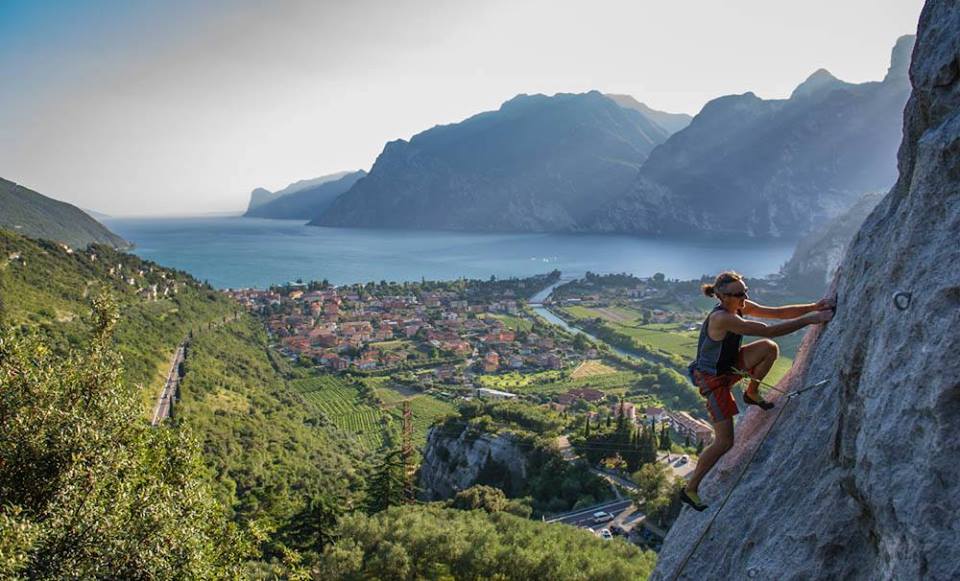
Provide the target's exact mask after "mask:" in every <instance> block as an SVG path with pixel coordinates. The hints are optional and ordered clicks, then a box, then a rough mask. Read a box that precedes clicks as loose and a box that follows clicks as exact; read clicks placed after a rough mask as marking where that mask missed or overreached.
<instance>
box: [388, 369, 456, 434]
mask: <svg viewBox="0 0 960 581" xmlns="http://www.w3.org/2000/svg"><path fill="white" fill-rule="evenodd" d="M377 396H378V397H379V398H380V400H381V401H383V402H384V405H383V413H384V414H385V415H388V416H390V420H391V422H392V424H393V425H394V426H396V427H397V429H399V428H400V426H401V425H402V422H403V405H402V404H403V401H404V400H410V412H411V413H412V415H413V443H414V446H417V447H420V446H423V445H424V444H426V442H427V430H428V429H429V428H430V426H431V425H433V423H434V422H435V421H436V420H437V418H440V417H443V416H446V415H448V414H453V413H456V411H457V406H456V405H455V404H453V403H451V402H447V401H443V400H441V399H437V398H435V397H433V396H432V395H428V394H425V393H420V392H416V391H412V390H407V389H404V388H399V387H396V386H391V385H386V384H385V385H383V386H381V387H379V388H378V389H377Z"/></svg>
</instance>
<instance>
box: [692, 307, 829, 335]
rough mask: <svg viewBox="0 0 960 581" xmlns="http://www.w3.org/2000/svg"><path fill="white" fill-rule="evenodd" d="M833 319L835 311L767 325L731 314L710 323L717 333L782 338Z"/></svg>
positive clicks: (818, 312) (714, 318) (816, 313)
mask: <svg viewBox="0 0 960 581" xmlns="http://www.w3.org/2000/svg"><path fill="white" fill-rule="evenodd" d="M832 318H833V311H813V312H809V313H806V314H804V315H802V316H800V317H796V318H793V319H788V320H786V321H784V322H782V323H776V324H773V325H767V324H766V323H761V322H759V321H747V320H746V319H743V318H741V317H738V316H737V315H734V314H731V313H718V314H716V315H714V317H713V318H712V319H711V321H710V323H711V325H712V329H716V330H717V331H724V332H726V331H732V332H734V333H737V334H739V335H752V336H754V337H780V336H782V335H787V334H789V333H793V332H794V331H796V330H797V329H801V328H803V327H806V326H807V325H814V324H817V323H826V322H827V321H829V320H830V319H832Z"/></svg>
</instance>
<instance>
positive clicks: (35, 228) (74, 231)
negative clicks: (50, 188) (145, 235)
mask: <svg viewBox="0 0 960 581" xmlns="http://www.w3.org/2000/svg"><path fill="white" fill-rule="evenodd" d="M0 228H9V229H11V230H15V231H16V232H18V233H20V234H23V235H25V236H30V237H33V238H44V239H47V240H57V241H60V242H64V243H66V244H67V245H69V246H72V247H74V248H85V247H86V246H87V245H88V244H94V243H97V244H106V245H109V246H113V247H116V248H126V247H128V246H129V243H127V241H126V240H124V239H123V238H120V237H119V236H117V235H116V234H114V233H113V232H111V231H110V230H108V229H107V228H106V226H104V225H103V224H101V223H99V222H97V221H96V220H94V219H93V218H91V217H90V216H89V215H88V214H86V213H85V212H84V211H83V210H81V209H80V208H77V207H76V206H71V205H70V204H67V203H64V202H59V201H57V200H54V199H51V198H48V197H46V196H44V195H42V194H38V193H37V192H34V191H33V190H30V189H27V188H25V187H23V186H20V185H17V184H15V183H14V182H11V181H9V180H5V179H3V178H0Z"/></svg>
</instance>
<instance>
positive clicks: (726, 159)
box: [587, 36, 914, 238]
mask: <svg viewBox="0 0 960 581" xmlns="http://www.w3.org/2000/svg"><path fill="white" fill-rule="evenodd" d="M913 43H914V37H912V36H905V37H902V38H900V39H899V40H898V41H897V43H896V46H895V47H894V49H893V55H892V58H891V65H890V69H889V71H888V73H887V75H886V77H885V78H884V79H883V80H882V81H880V82H870V83H863V84H850V83H845V82H843V81H840V80H838V79H836V78H835V77H833V75H831V74H830V73H828V72H827V71H825V70H819V71H817V72H815V73H813V75H811V76H810V77H809V78H808V79H807V80H806V81H804V83H803V84H801V85H800V86H799V87H797V89H796V90H795V91H794V92H793V94H792V95H791V96H790V98H789V99H783V100H765V99H761V98H760V97H757V96H756V95H754V94H753V93H745V94H743V95H730V96H726V97H721V98H719V99H715V100H713V101H711V102H709V103H708V104H707V105H706V106H705V107H704V108H703V110H702V111H701V112H700V113H699V114H698V115H697V116H696V117H695V118H694V119H693V121H692V122H691V123H690V125H689V126H688V127H686V128H685V129H683V130H682V131H680V132H678V133H676V134H674V135H673V136H671V137H670V139H668V140H667V142H666V143H664V144H663V145H662V146H660V147H658V148H657V149H656V150H655V151H654V152H653V153H652V154H651V155H650V157H649V159H648V160H647V161H646V163H644V165H643V167H642V168H641V169H640V171H639V173H638V175H637V177H636V179H635V180H634V182H633V184H632V185H631V186H630V187H629V189H628V190H627V191H626V193H625V194H624V195H622V196H621V197H619V198H618V200H617V201H616V203H614V204H612V205H611V206H610V207H609V208H607V211H606V212H605V213H604V214H603V215H601V216H600V217H599V218H598V219H597V220H596V221H595V222H593V223H592V224H590V225H588V226H587V229H589V230H597V231H607V232H626V233H639V234H660V233H686V232H689V231H690V230H691V229H694V230H697V231H699V232H706V233H711V234H716V235H720V236H725V235H743V234H746V235H747V236H752V237H774V238H776V237H793V236H798V235H802V234H805V233H807V232H810V231H811V230H813V229H814V228H815V227H816V226H817V225H818V224H821V223H823V222H825V221H827V220H829V219H830V218H833V217H835V216H837V215H838V214H840V213H842V212H843V211H844V210H846V209H847V208H849V207H850V206H851V205H852V204H853V203H854V202H855V201H856V200H857V199H859V197H860V196H861V195H862V194H863V193H864V192H868V191H882V190H885V189H888V188H889V187H890V186H891V185H892V184H893V182H894V181H896V177H897V163H896V159H897V157H896V156H897V149H898V147H899V144H900V137H901V129H902V119H903V108H904V105H905V104H906V102H907V98H908V97H909V95H910V83H909V79H908V78H907V67H908V65H909V62H910V54H911V52H912V50H913Z"/></svg>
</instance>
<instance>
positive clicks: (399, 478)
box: [366, 448, 404, 514]
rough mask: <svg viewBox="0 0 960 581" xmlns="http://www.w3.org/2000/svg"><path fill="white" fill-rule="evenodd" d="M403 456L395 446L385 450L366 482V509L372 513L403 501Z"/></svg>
mask: <svg viewBox="0 0 960 581" xmlns="http://www.w3.org/2000/svg"><path fill="white" fill-rule="evenodd" d="M403 476H404V475H403V458H402V454H401V451H400V450H399V449H397V448H395V449H393V450H390V451H389V452H387V453H386V454H385V455H384V457H383V459H382V460H381V461H380V463H379V464H378V465H377V467H376V468H375V470H374V473H373V476H372V477H371V478H370V480H369V482H368V483H367V500H366V510H367V513H368V514H374V513H377V512H380V511H382V510H386V509H388V508H390V507H391V506H398V505H400V504H403V501H404V494H403V488H404V486H403V485H404V481H403Z"/></svg>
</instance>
